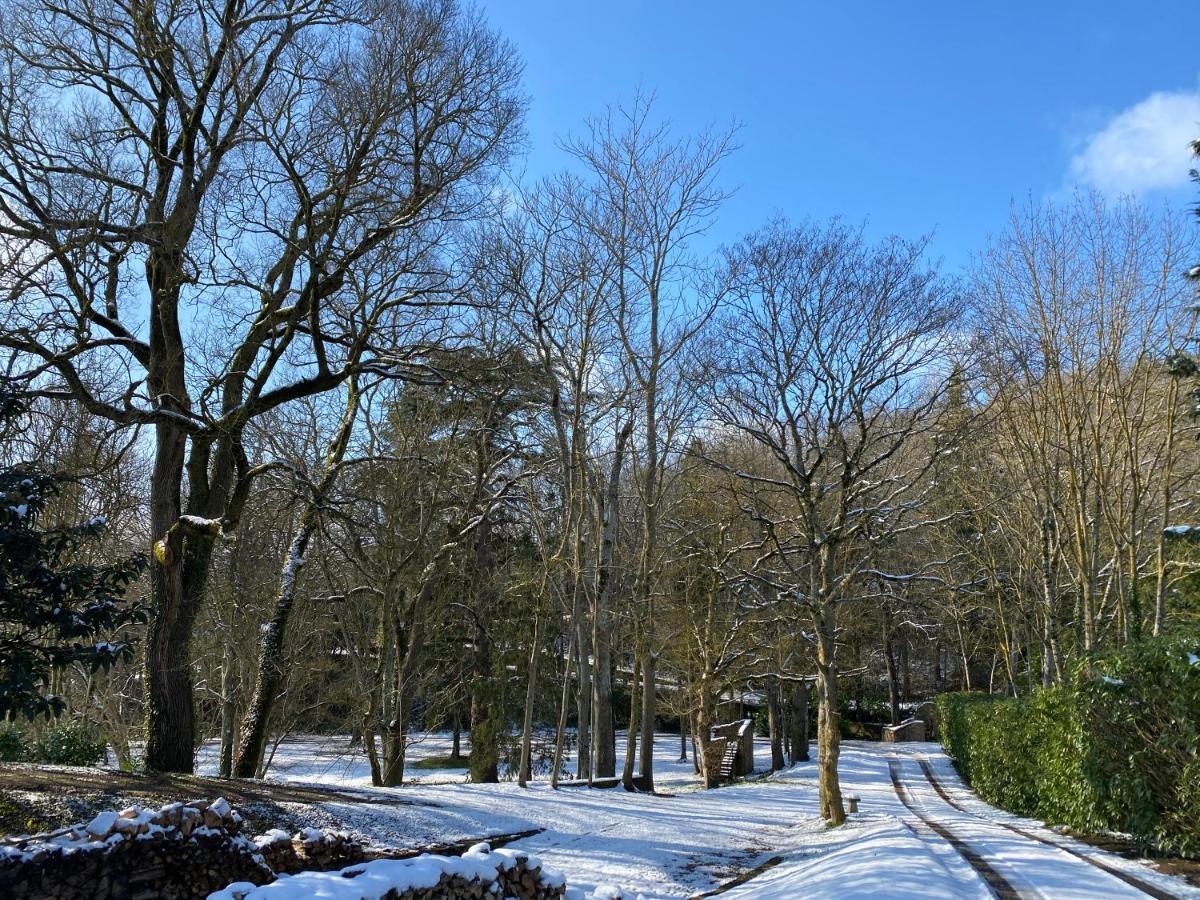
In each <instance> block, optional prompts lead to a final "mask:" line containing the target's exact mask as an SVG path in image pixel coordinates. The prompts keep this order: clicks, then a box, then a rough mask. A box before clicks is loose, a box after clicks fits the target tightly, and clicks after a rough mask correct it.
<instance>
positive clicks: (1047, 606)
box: [1041, 513, 1058, 687]
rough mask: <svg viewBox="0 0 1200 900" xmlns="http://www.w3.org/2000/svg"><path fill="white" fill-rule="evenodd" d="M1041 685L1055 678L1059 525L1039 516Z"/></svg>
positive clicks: (1046, 684)
mask: <svg viewBox="0 0 1200 900" xmlns="http://www.w3.org/2000/svg"><path fill="white" fill-rule="evenodd" d="M1041 550H1042V566H1041V570H1042V571H1041V575H1042V685H1043V686H1044V687H1049V686H1050V685H1052V684H1054V683H1055V681H1056V680H1057V678H1056V673H1057V671H1058V663H1057V657H1058V648H1057V646H1056V638H1055V627H1054V621H1055V619H1054V617H1055V610H1056V609H1057V608H1058V568H1057V560H1058V525H1057V523H1056V522H1055V519H1054V516H1053V515H1052V514H1050V513H1047V514H1046V515H1045V516H1043V517H1042V541H1041Z"/></svg>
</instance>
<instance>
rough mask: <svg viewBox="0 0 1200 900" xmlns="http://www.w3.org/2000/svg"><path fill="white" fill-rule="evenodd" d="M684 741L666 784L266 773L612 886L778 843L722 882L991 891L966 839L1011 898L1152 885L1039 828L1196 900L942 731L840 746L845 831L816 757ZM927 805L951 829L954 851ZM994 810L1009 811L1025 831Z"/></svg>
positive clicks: (788, 890) (736, 860)
mask: <svg viewBox="0 0 1200 900" xmlns="http://www.w3.org/2000/svg"><path fill="white" fill-rule="evenodd" d="M618 746H620V742H618ZM465 749H466V748H465V747H464V750H465ZM448 753H449V738H448V736H446V735H428V736H425V737H424V739H423V740H422V741H421V742H420V743H419V744H417V745H416V746H415V747H414V748H413V752H412V754H411V758H412V760H414V761H415V760H420V759H425V758H429V757H435V756H445V755H447V754H448ZM678 755H679V739H678V737H676V736H671V735H664V736H660V737H659V739H658V740H657V741H656V742H655V759H656V762H655V767H656V768H655V781H656V787H657V789H658V790H659V791H660V795H645V794H635V793H626V792H625V791H622V790H619V789H617V790H590V791H589V790H586V789H580V788H565V789H561V790H558V791H553V790H551V789H550V787H549V785H548V784H547V783H545V782H539V783H535V784H533V785H532V786H531V787H529V788H528V789H524V790H523V789H521V788H519V787H517V785H516V784H513V783H501V784H498V785H473V784H466V783H465V771H464V770H461V769H459V770H455V769H434V770H429V769H412V770H411V771H412V774H413V775H414V776H416V778H417V779H419V782H417V783H413V784H410V785H407V786H405V787H402V788H395V789H385V788H372V787H370V776H369V769H368V767H367V764H366V760H365V758H363V757H362V755H361V754H360V753H357V752H352V751H351V750H350V749H349V742H348V741H347V740H344V739H331V738H309V739H302V740H294V741H288V742H285V743H284V744H283V745H282V746H281V747H280V748H279V751H278V753H277V754H276V757H275V763H274V765H273V767H272V770H271V773H270V775H269V776H268V777H269V778H272V779H276V780H281V781H288V782H295V783H303V784H323V785H328V786H337V787H339V788H342V789H343V790H345V789H356V793H357V792H358V791H359V790H361V793H362V796H363V797H364V799H367V800H368V801H369V802H365V803H350V802H341V801H339V802H330V803H326V804H322V805H323V806H324V807H325V809H326V810H327V811H328V812H329V813H331V814H332V815H334V816H335V817H337V818H338V819H340V820H341V821H342V822H344V823H345V824H346V825H349V826H351V827H353V828H354V829H356V830H357V831H359V832H361V833H362V834H364V835H366V836H367V837H369V838H371V839H373V840H376V841H378V842H380V843H384V844H390V845H405V846H412V845H417V844H425V843H438V842H453V841H459V840H464V839H471V838H481V837H484V836H487V835H494V834H502V833H509V832H515V831H523V830H527V829H533V828H543V829H545V830H544V831H543V832H542V833H540V834H538V835H535V836H533V837H530V838H526V839H524V840H521V841H519V842H517V843H515V844H513V845H512V846H513V847H514V848H519V849H523V850H527V851H528V852H530V853H533V854H536V855H537V856H539V857H541V859H542V860H543V861H544V862H545V863H546V864H547V865H548V866H550V867H552V868H554V869H557V870H558V871H560V872H562V873H563V874H564V875H566V877H567V881H568V884H570V885H571V886H572V887H581V888H585V889H589V890H590V889H592V888H594V887H596V886H598V885H602V884H613V885H619V886H620V887H622V888H624V889H625V890H627V891H630V892H632V893H633V894H635V895H636V894H637V893H641V894H644V895H645V896H647V897H681V896H688V895H691V894H694V893H696V892H699V891H705V890H710V889H712V888H714V887H716V886H717V885H719V884H720V883H722V882H725V881H727V880H729V879H730V878H732V877H734V876H736V875H738V874H739V873H742V872H745V871H747V870H750V869H753V868H755V867H757V866H760V865H762V864H764V863H766V862H768V861H769V860H772V859H773V858H775V857H779V858H780V861H779V862H778V863H777V864H776V865H774V866H773V867H771V868H768V869H766V870H765V871H763V872H762V873H761V874H759V875H757V876H756V877H754V878H753V879H752V880H750V881H747V882H746V883H745V884H743V885H741V886H739V887H736V888H733V889H732V890H730V891H729V892H728V893H727V894H726V896H727V897H729V898H730V900H747V898H763V900H782V898H795V897H806V898H809V897H814V898H819V897H830V898H833V897H838V898H851V897H881V896H886V897H921V898H925V900H933V898H986V897H989V896H992V894H991V892H990V890H989V889H988V887H987V886H986V884H985V882H984V880H983V878H982V877H981V876H980V874H979V873H978V872H977V870H976V868H974V867H973V866H972V865H971V864H970V863H969V862H968V860H967V858H966V857H965V856H964V854H963V852H962V850H961V846H965V847H966V848H967V852H968V853H972V852H973V853H974V854H975V855H976V857H982V858H983V859H985V860H987V861H988V863H990V864H991V866H992V867H993V869H994V870H995V871H996V872H998V873H1000V875H1001V876H1002V877H1003V878H1004V879H1005V880H1007V882H1008V883H1009V885H1010V886H1011V888H1012V889H1013V890H1014V891H1015V892H1016V895H1017V896H1022V897H1024V896H1030V897H1037V896H1041V897H1047V898H1056V900H1058V898H1062V900H1071V898H1085V897H1086V898H1095V897H1114V898H1120V897H1134V896H1145V894H1144V893H1142V892H1141V891H1139V890H1137V889H1136V888H1135V887H1133V886H1131V885H1129V884H1127V883H1125V882H1124V881H1122V880H1120V879H1119V878H1117V877H1114V876H1113V875H1112V874H1110V873H1109V872H1106V871H1104V870H1103V869H1102V868H1100V867H1098V866H1096V865H1094V864H1089V863H1088V862H1086V861H1084V860H1081V859H1079V858H1077V857H1076V856H1072V855H1071V854H1069V853H1067V852H1065V851H1063V850H1060V849H1058V848H1056V847H1053V846H1048V845H1047V844H1045V843H1040V842H1039V840H1036V839H1034V837H1038V838H1040V839H1041V840H1043V841H1052V842H1057V843H1060V844H1068V845H1069V846H1070V847H1071V848H1072V849H1073V850H1075V851H1076V852H1077V853H1082V854H1084V855H1087V856H1092V857H1095V858H1096V859H1100V860H1102V861H1103V864H1104V865H1106V866H1109V867H1110V868H1112V869H1117V870H1119V871H1121V872H1125V873H1129V874H1130V875H1131V876H1133V877H1134V878H1135V880H1137V879H1140V880H1141V881H1143V882H1147V883H1151V884H1152V885H1153V886H1155V887H1156V888H1158V889H1159V890H1161V891H1163V892H1164V893H1165V894H1166V895H1174V896H1179V897H1197V898H1200V890H1197V889H1195V888H1190V887H1189V886H1188V885H1187V884H1186V883H1184V882H1183V881H1181V880H1179V879H1174V878H1170V877H1167V876H1164V875H1161V874H1159V873H1157V872H1155V871H1153V870H1152V869H1150V868H1149V867H1148V866H1146V865H1143V864H1141V863H1138V862H1136V861H1130V860H1124V859H1121V858H1119V857H1116V856H1113V855H1111V854H1106V853H1102V852H1101V851H1099V850H1096V849H1094V848H1091V847H1089V846H1087V845H1084V844H1080V843H1079V842H1076V841H1070V840H1069V839H1067V838H1064V837H1062V836H1061V835H1058V834H1056V833H1055V832H1053V831H1051V830H1049V829H1047V828H1045V827H1044V826H1042V825H1040V824H1039V823H1034V822H1029V821H1028V820H1021V819H1017V818H1015V817H1013V816H1009V815H1007V814H1005V813H1002V812H999V811H997V810H995V809H993V808H991V807H989V806H987V805H986V804H983V803H982V802H981V801H979V800H978V799H977V798H975V797H974V796H973V795H971V794H970V792H969V791H968V790H967V789H966V788H965V786H963V785H962V783H961V782H960V781H959V779H958V777H957V775H955V773H954V771H953V767H952V765H951V763H950V761H949V760H948V759H947V758H946V757H945V756H944V754H943V753H942V751H941V748H940V747H939V746H938V745H936V744H873V743H866V742H847V743H846V744H844V745H843V754H842V759H841V766H840V770H841V776H842V784H843V790H844V791H845V792H847V793H854V794H857V795H858V796H859V797H860V808H859V812H858V813H857V814H855V815H853V816H851V817H850V819H849V821H848V822H847V824H846V825H845V826H843V827H842V828H837V829H827V828H826V827H825V826H824V825H823V823H822V822H821V820H820V818H819V817H818V815H817V789H816V784H817V781H816V766H815V763H814V762H810V763H803V764H800V765H798V766H796V767H795V768H792V769H788V770H785V771H783V772H781V773H778V774H776V775H774V776H771V777H768V778H765V779H762V780H757V781H749V782H745V783H740V784H736V785H733V786H730V787H726V788H722V789H720V790H716V791H704V790H701V789H700V788H699V785H698V783H697V779H696V776H695V773H694V772H693V770H692V764H691V763H690V762H686V763H681V762H678V761H677V759H678ZM757 759H758V762H759V764H760V765H762V764H764V763H765V762H766V761H767V760H768V759H769V752H768V750H767V748H766V747H765V745H763V744H761V743H760V744H759V746H758V747H757ZM920 759H926V760H928V761H929V764H930V766H931V770H932V772H933V773H934V774H935V775H936V778H937V780H938V781H939V782H940V783H941V785H942V787H943V790H946V791H947V792H948V795H949V796H950V799H951V800H953V801H954V802H955V803H957V804H959V805H960V806H962V807H963V809H962V810H960V809H958V808H956V807H955V806H953V805H951V804H950V803H948V802H947V801H946V800H945V799H943V798H942V797H941V796H940V795H939V794H938V793H937V791H936V790H935V788H934V786H933V784H932V783H931V782H930V781H928V780H927V779H926V778H925V776H924V774H923V773H922V771H921V768H920V765H919V760H920ZM889 760H894V761H895V762H896V764H897V774H898V777H899V778H900V779H901V782H902V789H903V790H905V791H906V793H907V797H908V801H909V803H910V804H911V805H912V808H910V807H909V806H906V805H905V803H904V802H902V800H901V797H900V795H899V793H898V792H897V790H896V788H895V787H894V785H893V781H892V773H891V771H890V769H889ZM619 766H620V761H618V767H619ZM214 768H215V755H214V751H213V749H212V748H207V747H206V748H205V751H204V752H203V753H202V756H201V761H200V772H201V773H202V774H211V773H212V772H213V770H214ZM923 818H924V819H928V820H931V821H934V822H935V823H939V827H941V828H943V829H944V830H946V831H947V833H952V835H951V836H952V837H954V838H955V839H956V840H958V841H959V843H960V849H956V847H955V846H954V845H953V844H952V843H951V841H950V840H948V839H947V838H946V837H945V836H944V835H943V834H939V833H937V832H936V831H934V830H933V829H931V828H930V827H929V826H928V825H927V824H926V823H925V822H924V821H923ZM996 822H1005V823H1008V824H1011V825H1016V826H1018V827H1019V828H1020V829H1022V830H1024V831H1025V832H1026V835H1021V834H1017V833H1015V832H1013V831H1009V830H1007V829H1005V828H1004V827H1002V826H1001V825H998V824H995V823H996ZM1031 835H1032V836H1033V837H1031Z"/></svg>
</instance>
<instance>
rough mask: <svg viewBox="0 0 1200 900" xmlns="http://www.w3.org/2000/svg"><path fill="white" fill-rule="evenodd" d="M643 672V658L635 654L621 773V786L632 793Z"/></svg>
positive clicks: (630, 682)
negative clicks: (639, 678) (639, 683)
mask: <svg viewBox="0 0 1200 900" xmlns="http://www.w3.org/2000/svg"><path fill="white" fill-rule="evenodd" d="M641 670H642V656H641V654H640V653H637V652H636V651H635V652H634V656H633V674H632V675H630V676H629V731H628V732H626V734H625V767H624V769H623V770H622V772H621V784H622V785H623V786H624V787H625V790H627V791H632V790H633V789H634V786H633V764H634V757H635V756H637V731H638V711H639V709H640V708H641V703H640V701H639V698H638V676H639V675H640V674H641Z"/></svg>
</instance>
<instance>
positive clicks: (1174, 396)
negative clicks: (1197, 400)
mask: <svg viewBox="0 0 1200 900" xmlns="http://www.w3.org/2000/svg"><path fill="white" fill-rule="evenodd" d="M1178 397H1179V379H1178V378H1171V380H1170V382H1169V384H1168V385H1167V401H1166V402H1167V416H1166V429H1167V443H1166V448H1165V457H1166V459H1165V465H1164V466H1163V473H1162V506H1161V507H1160V511H1159V523H1158V524H1159V528H1158V534H1157V535H1156V537H1155V543H1154V622H1153V624H1152V625H1151V631H1152V632H1153V634H1154V636H1155V637H1159V636H1160V635H1162V633H1163V629H1164V628H1165V627H1166V623H1167V553H1166V543H1167V542H1166V532H1165V529H1166V528H1167V527H1168V526H1169V525H1170V524H1171V501H1172V493H1173V489H1174V484H1173V482H1172V479H1173V478H1174V476H1175V417H1176V407H1177V405H1178Z"/></svg>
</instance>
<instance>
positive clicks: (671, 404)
mask: <svg viewBox="0 0 1200 900" xmlns="http://www.w3.org/2000/svg"><path fill="white" fill-rule="evenodd" d="M732 148H733V147H732V133H731V132H729V131H723V132H711V133H706V134H702V135H701V136H699V137H697V138H693V139H677V138H674V137H672V136H671V134H670V131H669V129H668V128H667V127H666V126H665V125H656V124H654V123H653V121H652V119H651V103H650V101H649V100H647V99H645V98H641V97H639V98H638V99H637V101H636V102H635V103H634V105H633V106H632V107H631V108H630V109H628V110H618V111H616V112H610V113H609V114H608V116H606V117H605V118H603V119H601V120H599V121H597V122H595V123H593V124H592V127H591V133H590V134H589V135H588V137H587V138H586V139H584V140H580V141H576V142H575V143H573V144H572V145H571V147H570V149H571V151H572V152H573V153H574V154H575V156H576V157H578V158H579V160H580V161H581V162H582V163H583V164H584V165H585V166H586V168H587V170H588V173H589V175H590V176H591V178H592V179H593V183H592V191H593V202H592V203H591V204H590V206H589V212H590V215H589V217H588V219H587V220H586V227H588V228H589V229H590V230H591V231H592V232H593V234H595V235H596V236H597V237H598V238H599V240H600V241H601V243H602V245H603V247H604V250H605V252H606V253H607V255H608V257H609V259H610V261H611V265H612V267H613V275H612V287H611V299H610V308H611V313H612V315H613V317H614V320H615V323H616V326H617V329H618V333H619V335H620V340H621V345H622V348H623V350H624V353H623V364H624V366H625V369H626V371H627V373H628V379H629V382H630V385H631V387H632V388H633V390H634V391H635V392H636V399H635V400H634V401H632V402H633V405H634V406H635V408H636V409H637V412H638V417H637V426H636V429H635V438H634V441H635V444H637V445H639V446H638V451H639V452H637V453H635V454H634V455H633V459H632V462H633V465H634V470H635V476H636V482H637V497H638V512H639V516H638V518H639V520H640V529H639V530H640V532H641V533H640V535H639V537H640V547H639V548H638V551H637V563H636V566H635V567H634V569H635V574H634V587H633V607H634V610H635V611H636V615H635V618H636V622H637V637H636V640H637V644H638V654H637V655H638V658H639V659H640V661H641V673H642V681H643V685H644V687H643V690H642V708H641V732H642V745H641V753H640V756H639V770H640V775H641V787H642V788H643V789H644V790H653V789H654V716H655V700H656V682H655V674H654V672H655V662H656V660H657V658H658V652H659V649H658V645H657V638H656V636H655V633H654V632H655V622H656V616H655V600H656V596H657V593H658V591H659V587H658V585H657V579H658V573H659V569H660V566H661V559H660V555H661V548H660V546H659V519H660V516H661V513H662V501H663V497H664V481H665V472H666V468H667V466H668V464H669V462H670V459H671V455H672V453H673V452H677V451H679V450H680V449H682V445H681V443H680V442H681V440H682V439H683V438H684V433H683V425H684V424H685V422H686V421H687V419H688V416H689V413H690V412H691V411H692V410H693V408H694V403H693V400H694V397H695V394H694V391H693V385H692V384H690V383H689V380H688V378H687V374H688V372H687V367H686V365H685V363H686V356H685V352H684V351H685V348H687V347H688V346H689V344H690V342H691V340H692V339H693V338H694V337H695V336H696V334H697V333H698V332H699V331H700V330H701V329H702V328H703V327H704V325H705V324H706V323H707V321H708V320H709V318H710V317H711V315H712V313H713V311H714V309H715V306H716V304H715V300H714V302H712V303H708V304H700V305H699V306H698V305H697V304H696V303H695V302H690V301H691V300H692V298H694V296H695V293H694V292H693V291H691V290H690V288H691V287H692V286H693V285H694V284H695V281H696V278H695V276H696V274H697V271H698V269H699V268H700V267H701V263H700V261H699V260H698V259H697V258H696V256H695V255H694V250H693V247H692V242H693V241H694V240H695V238H696V237H697V236H699V235H701V234H703V233H704V231H705V230H706V229H707V228H708V227H709V225H710V224H711V223H712V220H713V217H714V216H715V214H716V211H717V209H718V207H719V206H720V204H721V203H722V202H723V201H724V200H725V198H726V197H727V193H726V192H725V191H724V190H723V189H722V188H721V187H720V186H719V185H718V183H717V176H718V171H719V167H720V165H721V162H722V161H723V160H724V159H725V158H726V157H727V156H728V155H729V153H730V152H731V151H732Z"/></svg>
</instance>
